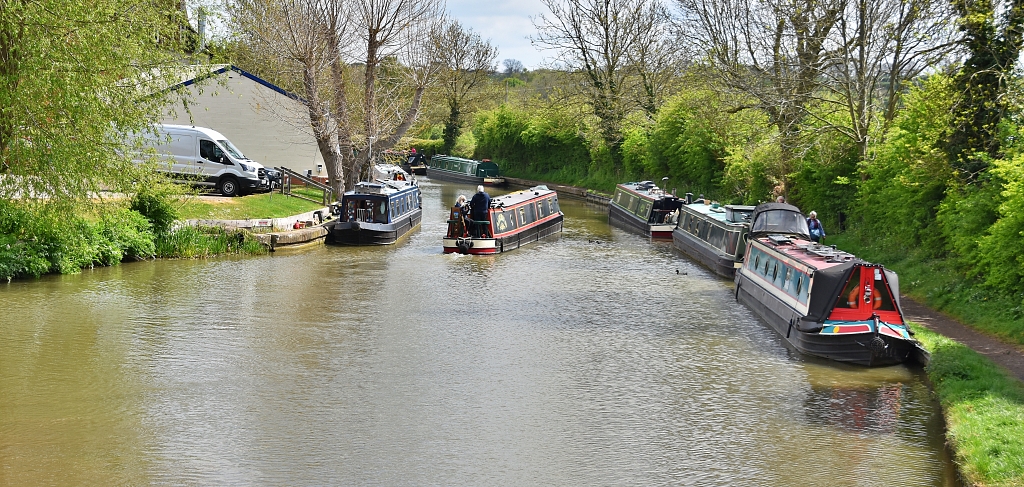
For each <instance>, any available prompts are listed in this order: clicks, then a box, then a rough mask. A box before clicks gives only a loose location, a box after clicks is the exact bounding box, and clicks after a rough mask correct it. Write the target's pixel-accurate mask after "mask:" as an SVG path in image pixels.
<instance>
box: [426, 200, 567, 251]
mask: <svg viewBox="0 0 1024 487" xmlns="http://www.w3.org/2000/svg"><path fill="white" fill-rule="evenodd" d="M470 214H471V213H470V208H469V206H468V205H467V206H462V207H459V206H454V207H452V209H451V215H450V217H449V219H448V231H447V233H446V234H445V236H444V238H443V239H442V243H443V246H444V253H446V254H450V253H460V254H472V255H485V254H497V253H501V252H507V251H509V250H513V249H517V248H519V247H521V246H523V245H526V244H528V243H530V242H536V241H538V240H540V239H542V238H544V237H547V236H550V235H554V234H557V233H560V232H561V231H562V220H563V219H564V216H563V215H562V211H561V210H560V209H559V207H558V193H556V192H555V191H553V190H550V189H548V188H547V186H534V187H532V188H530V189H524V190H522V191H516V192H513V193H509V194H506V195H502V196H496V197H494V198H492V199H491V205H490V208H488V210H487V216H488V218H487V220H478V221H474V220H472V219H470Z"/></svg>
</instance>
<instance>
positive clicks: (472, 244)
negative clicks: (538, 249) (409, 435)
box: [442, 215, 565, 255]
mask: <svg viewBox="0 0 1024 487" xmlns="http://www.w3.org/2000/svg"><path fill="white" fill-rule="evenodd" d="M564 219H565V218H564V217H563V216H562V215H558V216H557V217H556V218H552V219H550V220H546V221H543V222H541V223H540V224H537V225H534V226H531V227H529V228H526V229H524V230H523V231H521V232H516V233H513V234H511V235H505V236H502V237H498V238H462V239H460V238H448V237H445V238H444V239H442V244H443V246H444V253H446V254H453V253H460V254H470V255H488V254H500V253H502V252H508V251H509V250H515V249H518V248H519V247H522V246H523V245H526V244H528V243H532V242H536V241H538V240H540V239H542V238H545V237H549V236H551V235H555V234H558V233H561V231H562V221H563V220H564ZM460 243H461V244H462V245H461V246H460ZM467 243H468V244H469V245H468V246H467V245H466V244H467Z"/></svg>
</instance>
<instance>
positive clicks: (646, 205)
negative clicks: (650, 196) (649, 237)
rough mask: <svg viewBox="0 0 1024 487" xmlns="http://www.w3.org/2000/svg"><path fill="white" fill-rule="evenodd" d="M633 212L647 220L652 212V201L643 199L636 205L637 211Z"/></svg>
mask: <svg viewBox="0 0 1024 487" xmlns="http://www.w3.org/2000/svg"><path fill="white" fill-rule="evenodd" d="M633 213H635V214H636V216H638V217H640V218H641V219H643V220H647V219H648V217H649V216H650V214H651V202H650V201H647V200H644V199H641V200H640V202H639V203H638V204H637V205H636V211H634V212H633Z"/></svg>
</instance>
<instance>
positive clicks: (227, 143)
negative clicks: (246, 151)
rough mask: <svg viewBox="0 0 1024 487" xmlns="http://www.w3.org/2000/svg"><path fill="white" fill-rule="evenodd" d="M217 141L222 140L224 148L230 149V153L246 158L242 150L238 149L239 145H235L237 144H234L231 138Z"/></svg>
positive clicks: (236, 157) (239, 157)
mask: <svg viewBox="0 0 1024 487" xmlns="http://www.w3.org/2000/svg"><path fill="white" fill-rule="evenodd" d="M217 142H220V145H222V146H224V150H226V151H228V153H230V154H231V155H233V156H235V159H243V160H244V159H245V158H246V157H245V156H243V155H242V151H240V150H238V147H235V145H234V144H232V143H231V141H230V140H228V139H221V140H218V141H217Z"/></svg>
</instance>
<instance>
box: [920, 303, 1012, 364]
mask: <svg viewBox="0 0 1024 487" xmlns="http://www.w3.org/2000/svg"><path fill="white" fill-rule="evenodd" d="M900 305H901V307H902V308H903V316H904V317H905V318H906V319H907V320H910V321H913V322H915V323H919V324H921V325H923V326H924V327H925V328H928V329H929V330H932V331H935V332H937V333H940V334H942V335H945V336H947V337H949V338H952V339H954V340H956V341H958V342H960V343H962V344H964V345H966V346H968V347H970V348H971V349H972V350H974V351H976V352H978V353H980V354H982V355H984V356H986V357H988V358H990V359H992V361H993V362H995V363H997V364H999V365H1001V366H1003V367H1004V368H1005V369H1007V370H1009V371H1010V373H1011V374H1013V376H1014V377H1016V378H1017V380H1020V381H1024V349H1021V347H1018V346H1015V345H1011V344H1008V343H1005V342H1003V341H1000V340H999V339H997V338H993V337H991V336H989V335H986V334H984V333H982V332H980V331H977V330H975V329H973V328H970V327H968V326H966V325H964V324H963V323H960V322H959V321H956V320H955V319H953V318H952V317H950V316H947V315H945V314H943V313H940V312H938V311H935V310H933V309H931V308H928V307H925V306H924V305H922V304H921V303H918V302H917V301H914V300H913V299H911V298H909V297H907V296H900Z"/></svg>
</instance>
